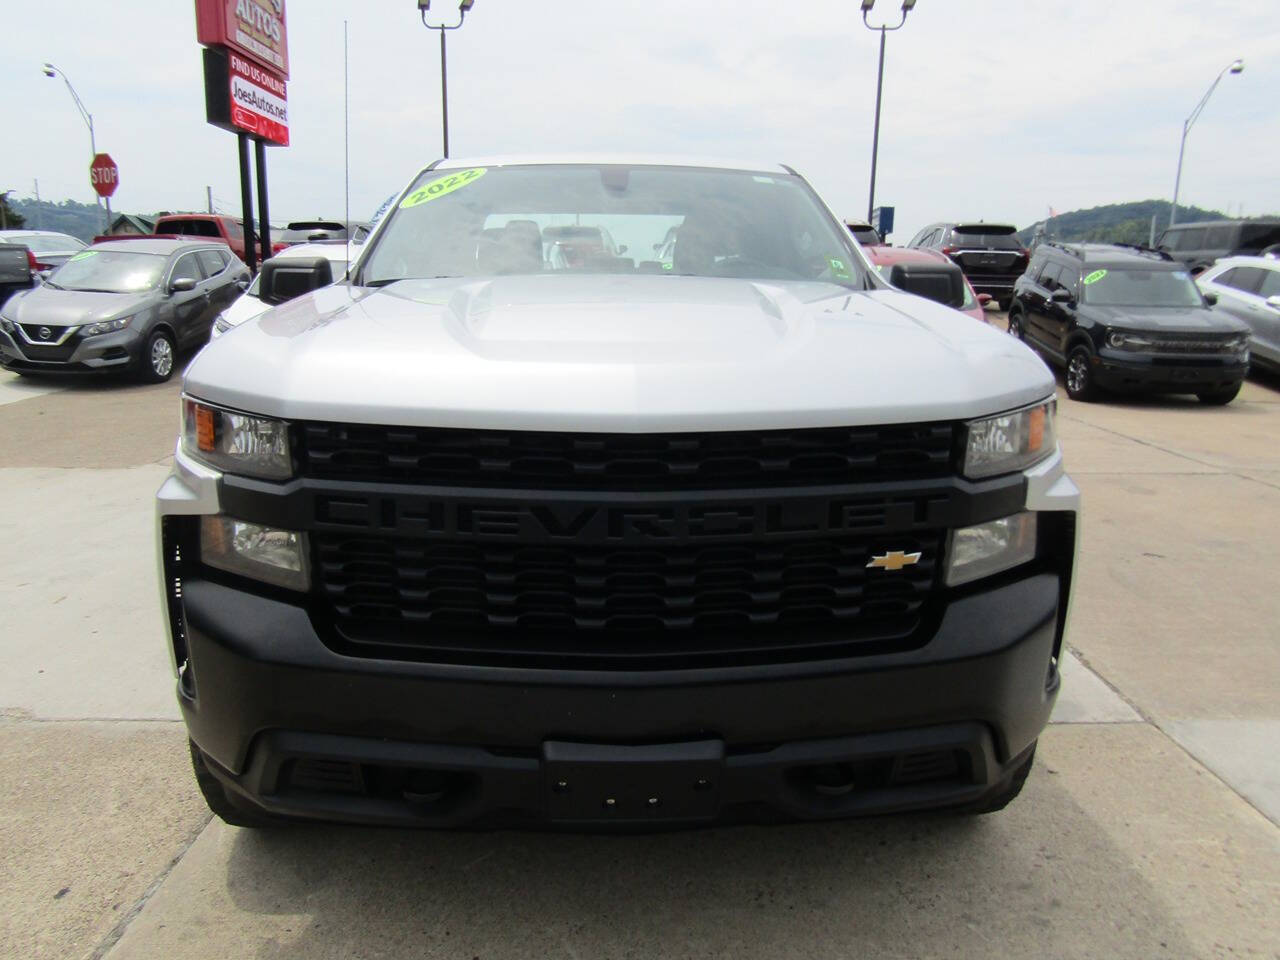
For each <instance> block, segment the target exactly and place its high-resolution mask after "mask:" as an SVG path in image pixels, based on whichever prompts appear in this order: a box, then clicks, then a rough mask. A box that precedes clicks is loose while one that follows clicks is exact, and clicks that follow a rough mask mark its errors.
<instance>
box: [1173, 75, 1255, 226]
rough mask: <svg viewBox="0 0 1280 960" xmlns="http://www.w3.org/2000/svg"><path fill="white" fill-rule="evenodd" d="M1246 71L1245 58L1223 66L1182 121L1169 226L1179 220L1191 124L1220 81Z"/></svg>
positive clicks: (1196, 118)
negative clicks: (1179, 197)
mask: <svg viewBox="0 0 1280 960" xmlns="http://www.w3.org/2000/svg"><path fill="white" fill-rule="evenodd" d="M1243 72H1244V61H1243V60H1232V61H1231V63H1230V64H1228V65H1227V66H1225V67H1223V68H1222V72H1221V73H1219V74H1218V76H1217V77H1216V78H1214V81H1213V83H1211V84H1209V89H1208V90H1206V91H1205V94H1204V96H1203V97H1201V98H1200V102H1199V103H1197V104H1196V108H1195V109H1194V110H1192V111H1191V115H1190V116H1188V117H1187V119H1186V120H1184V121H1182V143H1180V144H1179V145H1178V173H1177V176H1175V177H1174V179H1173V207H1172V209H1170V211H1169V226H1171V227H1172V226H1173V225H1174V224H1175V223H1177V222H1178V188H1179V187H1181V186H1182V154H1183V152H1184V151H1185V150H1186V149H1187V134H1188V133H1190V132H1191V125H1192V124H1193V123H1195V122H1196V120H1198V119H1199V118H1200V113H1201V111H1203V110H1204V108H1205V104H1207V103H1208V102H1209V98H1210V97H1211V96H1213V91H1214V90H1216V89H1217V88H1218V83H1219V82H1220V81H1221V80H1222V78H1223V77H1225V76H1226V75H1227V74H1228V73H1231V74H1236V73H1243Z"/></svg>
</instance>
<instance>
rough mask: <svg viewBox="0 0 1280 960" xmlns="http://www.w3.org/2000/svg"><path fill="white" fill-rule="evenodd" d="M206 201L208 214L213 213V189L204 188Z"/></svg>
mask: <svg viewBox="0 0 1280 960" xmlns="http://www.w3.org/2000/svg"><path fill="white" fill-rule="evenodd" d="M204 201H205V207H206V212H207V213H213V187H205V188H204Z"/></svg>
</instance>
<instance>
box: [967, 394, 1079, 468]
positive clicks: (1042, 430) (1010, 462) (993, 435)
mask: <svg viewBox="0 0 1280 960" xmlns="http://www.w3.org/2000/svg"><path fill="white" fill-rule="evenodd" d="M1057 407H1058V401H1057V400H1048V401H1046V402H1045V403H1038V404H1036V405H1035V406H1034V407H1023V408H1022V409H1021V410H1014V411H1012V412H1011V413H1002V414H1000V415H999V416H998V417H985V418H984V419H982V420H970V421H969V423H968V425H967V430H968V432H967V435H966V437H965V444H964V475H965V476H966V477H969V478H970V479H972V480H977V479H980V478H982V477H992V476H995V475H996V474H998V473H1013V472H1014V471H1017V470H1024V469H1026V468H1027V467H1029V466H1031V465H1032V464H1033V463H1036V462H1038V461H1040V460H1043V459H1044V458H1045V457H1047V456H1049V454H1051V453H1053V451H1054V450H1056V449H1057V447H1058V438H1057V435H1056V433H1055V431H1054V426H1053V418H1054V413H1055V412H1056V411H1057Z"/></svg>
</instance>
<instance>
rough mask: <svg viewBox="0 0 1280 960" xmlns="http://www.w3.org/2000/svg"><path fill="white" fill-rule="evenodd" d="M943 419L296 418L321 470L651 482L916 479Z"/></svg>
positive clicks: (938, 459)
mask: <svg viewBox="0 0 1280 960" xmlns="http://www.w3.org/2000/svg"><path fill="white" fill-rule="evenodd" d="M954 433H955V429H954V425H953V424H951V423H921V424H896V425H888V426H883V425H882V426H866V427H832V428H817V429H802V430H747V431H733V432H724V433H641V434H625V433H547V432H537V431H507V430H461V429H447V428H436V427H385V426H366V425H361V424H341V423H303V424H299V428H298V430H297V434H296V435H297V438H298V440H297V443H298V446H297V455H298V459H299V473H300V474H301V475H302V476H304V477H313V478H317V479H324V480H365V481H378V482H384V483H413V484H438V485H446V486H460V487H498V488H502V487H506V488H512V487H515V488H519V487H526V488H531V489H545V488H546V487H548V486H551V487H554V488H556V489H566V490H584V489H585V490H594V491H601V492H605V491H615V490H633V491H652V490H692V489H728V488H743V487H753V486H761V487H783V486H787V487H790V486H803V485H814V484H844V483H864V482H874V481H883V480H922V479H934V478H940V477H946V476H949V475H950V474H951V472H952V470H951V464H952V451H953V439H954Z"/></svg>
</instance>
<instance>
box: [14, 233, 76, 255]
mask: <svg viewBox="0 0 1280 960" xmlns="http://www.w3.org/2000/svg"><path fill="white" fill-rule="evenodd" d="M10 243H20V244H22V245H23V246H24V247H26V248H27V249H28V250H30V251H31V252H32V253H61V252H63V251H66V250H80V249H82V248H83V247H84V244H83V243H81V242H80V241H79V240H77V239H76V238H75V237H64V236H61V235H56V236H52V237H42V236H33V237H17V238H15V239H13V240H11V241H10Z"/></svg>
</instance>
